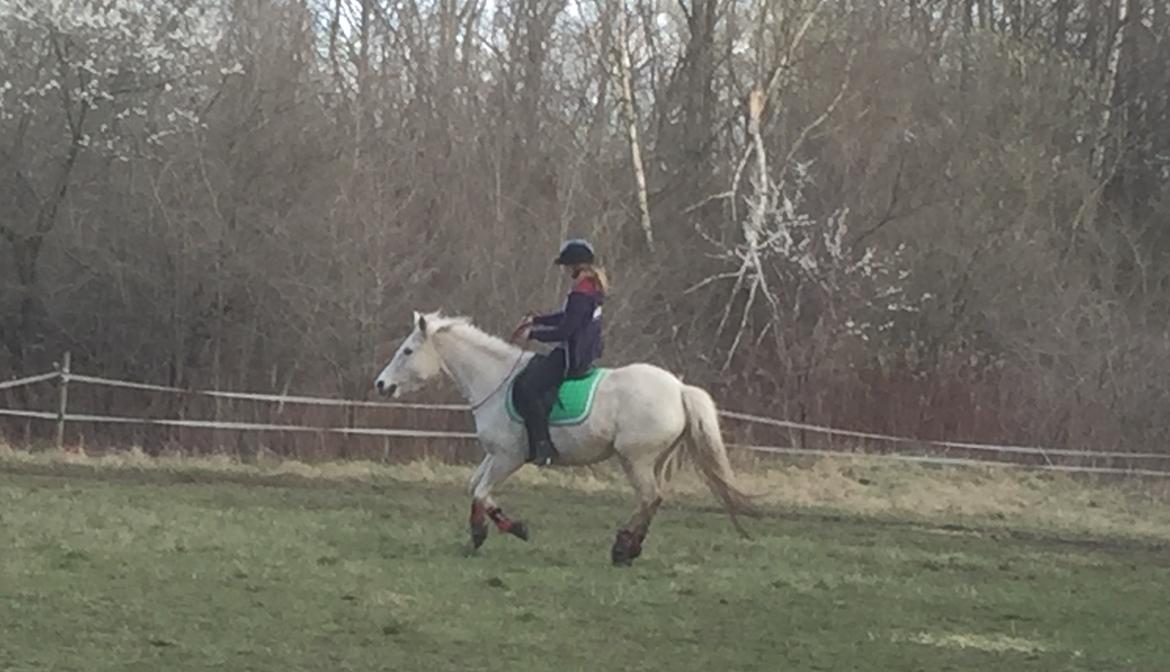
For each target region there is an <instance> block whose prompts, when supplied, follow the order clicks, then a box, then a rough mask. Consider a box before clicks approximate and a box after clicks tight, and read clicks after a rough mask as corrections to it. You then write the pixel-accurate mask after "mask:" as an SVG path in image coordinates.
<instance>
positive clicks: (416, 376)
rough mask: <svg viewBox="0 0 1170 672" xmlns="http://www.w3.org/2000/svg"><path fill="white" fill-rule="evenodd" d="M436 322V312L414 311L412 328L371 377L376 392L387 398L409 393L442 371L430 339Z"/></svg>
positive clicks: (436, 326)
mask: <svg viewBox="0 0 1170 672" xmlns="http://www.w3.org/2000/svg"><path fill="white" fill-rule="evenodd" d="M436 322H438V315H437V314H431V315H423V314H422V313H417V312H416V313H415V314H414V330H413V331H412V332H411V333H410V336H407V337H406V340H404V341H403V342H402V345H400V346H398V351H397V352H395V353H394V358H393V359H391V360H390V363H389V364H387V365H386V368H384V369H382V373H380V374H378V377H377V378H376V379H375V380H374V387H376V388H378V392H380V393H382V394H384V395H387V396H391V397H396V396H398V395H400V394H405V393H408V392H413V391H415V390H417V389H418V388H420V387H422V386H423V384H424V383H425V382H426V381H428V380H430V379H431V378H433V377H435V376H436V375H438V374H439V372H440V371H442V370H443V364H442V360H441V359H440V358H439V353H438V351H437V350H436V349H435V345H434V343H433V342H432V340H431V338H430V337H431V336H432V335H433V334H434V331H435V330H436V328H438V325H437V324H435V323H436Z"/></svg>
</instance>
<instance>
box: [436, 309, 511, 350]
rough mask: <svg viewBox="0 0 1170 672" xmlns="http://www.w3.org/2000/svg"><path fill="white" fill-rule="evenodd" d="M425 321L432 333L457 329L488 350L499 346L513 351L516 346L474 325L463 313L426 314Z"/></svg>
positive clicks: (465, 336)
mask: <svg viewBox="0 0 1170 672" xmlns="http://www.w3.org/2000/svg"><path fill="white" fill-rule="evenodd" d="M427 322H429V323H430V327H429V330H430V331H432V333H439V332H441V331H457V332H458V333H459V335H460V336H461V337H462V338H463V339H465V340H468V341H471V342H472V343H474V344H477V345H480V346H482V347H483V348H484V349H486V350H489V351H496V350H500V349H501V348H503V349H506V350H508V351H514V350H515V349H516V346H514V345H512V344H511V343H508V342H507V341H505V340H504V339H502V338H500V337H498V336H494V335H492V334H489V333H488V332H486V331H484V330H483V329H480V328H479V327H477V326H475V323H474V322H472V320H471V318H470V317H465V316H463V315H443V314H441V313H432V314H430V315H428V316H427Z"/></svg>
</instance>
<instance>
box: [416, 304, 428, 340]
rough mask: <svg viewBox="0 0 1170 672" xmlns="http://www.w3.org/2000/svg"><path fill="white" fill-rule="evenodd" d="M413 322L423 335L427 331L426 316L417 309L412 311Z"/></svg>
mask: <svg viewBox="0 0 1170 672" xmlns="http://www.w3.org/2000/svg"><path fill="white" fill-rule="evenodd" d="M414 324H415V326H417V327H418V330H419V331H420V332H422V334H423V335H424V336H425V335H426V333H427V316H426V315H423V314H422V313H420V312H418V311H417V310H416V311H414Z"/></svg>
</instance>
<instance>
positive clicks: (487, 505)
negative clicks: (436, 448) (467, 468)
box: [471, 454, 528, 548]
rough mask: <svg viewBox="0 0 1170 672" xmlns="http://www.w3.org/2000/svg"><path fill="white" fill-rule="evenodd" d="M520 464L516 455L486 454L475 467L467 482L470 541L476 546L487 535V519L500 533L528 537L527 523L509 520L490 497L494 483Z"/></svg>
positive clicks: (481, 542) (505, 476)
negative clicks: (469, 505)
mask: <svg viewBox="0 0 1170 672" xmlns="http://www.w3.org/2000/svg"><path fill="white" fill-rule="evenodd" d="M523 464H524V462H523V460H521V459H520V458H519V457H518V456H507V455H501V454H495V455H488V457H487V459H485V460H484V461H483V463H481V464H480V465H479V468H478V469H476V471H475V475H473V476H472V483H471V543H472V545H473V546H474V547H475V548H479V546H480V545H481V544H483V541H484V539H486V538H487V521H488V520H491V521H492V522H493V523H494V524H495V526H496V529H498V530H499V531H500V532H505V533H507V534H511V535H512V536H515V537H519V538H520V539H523V540H525V541H527V540H528V526H527V525H526V524H524V522H523V521H519V520H512V519H511V518H509V517H508V516H507V515H506V514H505V513H504V510H503V509H501V508H500V507H499V506H498V505H497V504H496V502H495V500H493V499H492V496H491V491H492V488H493V487H494V486H496V485H497V484H499V483H502V482H503V481H504V480H505V479H507V478H508V476H511V475H512V474H513V473H515V471H516V470H517V469H519V468H520V467H521V466H522V465H523Z"/></svg>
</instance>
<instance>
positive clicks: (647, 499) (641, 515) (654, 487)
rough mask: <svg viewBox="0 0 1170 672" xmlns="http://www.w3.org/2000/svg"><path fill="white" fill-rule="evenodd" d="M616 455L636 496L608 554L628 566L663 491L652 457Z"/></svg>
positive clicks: (636, 553) (638, 553) (646, 529)
mask: <svg viewBox="0 0 1170 672" xmlns="http://www.w3.org/2000/svg"><path fill="white" fill-rule="evenodd" d="M618 459H619V461H620V462H621V464H622V469H623V470H624V471H625V472H626V477H627V478H629V479H630V484H631V485H633V486H634V492H635V493H636V494H637V496H638V508H637V509H636V510H635V511H634V515H633V516H631V517H630V519H629V520H628V521H627V522H626V524H625V525H623V526H622V528H621V529H620V530H618V533H617V539H616V540H614V542H613V549H612V550H611V552H610V555H611V558H612V560H613V564H614V565H617V566H629V565H630V564H632V563H633V562H634V560H635V559H636V558H637V557H638V556H639V555H641V554H642V542H644V541H645V540H646V534H647V532H649V531H650V521H652V520H653V519H654V514H656V513H658V507H659V506H661V505H662V491H661V488H660V487H659V484H658V478H657V476H656V475H655V470H654V460H653V459H644V458H637V459H630V458H629V457H627V456H626V455H624V454H622V455H619V457H618Z"/></svg>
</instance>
